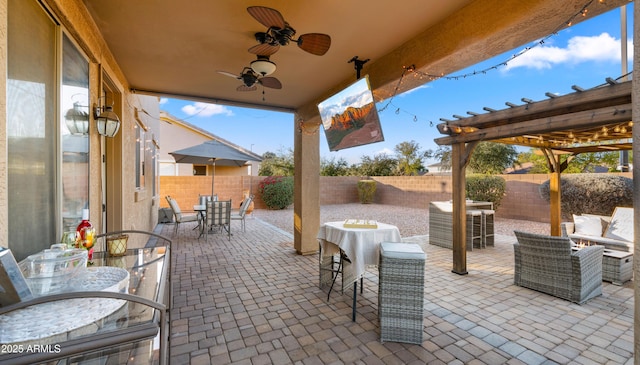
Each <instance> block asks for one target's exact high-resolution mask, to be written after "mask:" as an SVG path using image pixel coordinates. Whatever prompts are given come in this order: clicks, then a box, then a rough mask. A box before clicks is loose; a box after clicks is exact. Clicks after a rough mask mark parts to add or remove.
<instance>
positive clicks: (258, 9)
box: [247, 6, 285, 29]
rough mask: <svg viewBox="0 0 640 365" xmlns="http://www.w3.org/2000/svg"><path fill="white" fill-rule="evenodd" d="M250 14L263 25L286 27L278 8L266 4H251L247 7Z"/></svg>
mask: <svg viewBox="0 0 640 365" xmlns="http://www.w3.org/2000/svg"><path fill="white" fill-rule="evenodd" d="M247 11H248V12H249V15H251V16H252V17H254V18H255V19H256V20H257V21H259V22H260V23H261V24H262V25H264V26H265V27H267V28H271V27H276V28H280V29H282V28H284V26H285V21H284V18H283V17H282V14H280V12H279V11H277V10H276V9H271V8H267V7H265V6H250V7H248V8H247Z"/></svg>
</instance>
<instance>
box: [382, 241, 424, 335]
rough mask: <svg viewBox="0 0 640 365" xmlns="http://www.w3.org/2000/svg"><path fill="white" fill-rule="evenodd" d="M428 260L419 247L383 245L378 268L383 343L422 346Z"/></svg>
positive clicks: (408, 244) (409, 244)
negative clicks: (426, 262)
mask: <svg viewBox="0 0 640 365" xmlns="http://www.w3.org/2000/svg"><path fill="white" fill-rule="evenodd" d="M425 259H426V255H425V253H424V252H423V251H422V248H420V246H419V245H417V244H411V243H391V242H382V243H381V245H380V265H379V266H378V268H379V273H380V274H379V281H378V286H379V287H378V317H379V318H380V342H384V341H392V342H406V343H415V344H421V343H422V338H423V332H424V326H423V320H424V309H423V308H424V264H425Z"/></svg>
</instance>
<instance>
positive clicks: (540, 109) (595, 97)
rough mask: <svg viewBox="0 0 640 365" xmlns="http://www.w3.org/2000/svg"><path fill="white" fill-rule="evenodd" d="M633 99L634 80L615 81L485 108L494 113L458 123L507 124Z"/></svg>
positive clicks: (476, 126) (476, 124)
mask: <svg viewBox="0 0 640 365" xmlns="http://www.w3.org/2000/svg"><path fill="white" fill-rule="evenodd" d="M629 103H631V81H627V82H622V83H617V84H614V85H609V84H607V86H602V87H598V88H595V89H590V90H585V91H581V92H575V93H572V94H568V95H563V96H557V97H554V98H550V99H546V100H541V101H538V102H532V103H527V104H524V105H520V106H516V107H512V108H507V109H502V110H494V109H490V108H484V109H485V110H487V111H490V113H485V114H477V115H474V116H471V117H468V118H464V119H461V120H459V121H456V125H457V126H460V127H474V128H478V129H483V128H484V127H486V126H495V125H505V124H511V123H517V122H520V121H526V120H530V119H540V118H544V117H551V116H555V115H562V114H567V113H576V112H580V111H584V110H591V109H597V108H602V107H606V106H613V105H622V104H629Z"/></svg>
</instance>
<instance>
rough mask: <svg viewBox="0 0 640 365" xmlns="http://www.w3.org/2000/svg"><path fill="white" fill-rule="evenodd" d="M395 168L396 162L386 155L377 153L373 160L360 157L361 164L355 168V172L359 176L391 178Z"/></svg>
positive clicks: (367, 157)
mask: <svg viewBox="0 0 640 365" xmlns="http://www.w3.org/2000/svg"><path fill="white" fill-rule="evenodd" d="M397 166H398V160H396V159H395V158H393V157H390V156H389V155H387V154H386V153H379V154H377V155H375V156H373V158H371V157H369V156H362V162H361V163H360V165H359V166H358V167H357V168H356V172H357V174H358V175H360V176H393V172H394V171H395V170H396V167H397Z"/></svg>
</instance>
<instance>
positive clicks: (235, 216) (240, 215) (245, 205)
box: [231, 195, 253, 232]
mask: <svg viewBox="0 0 640 365" xmlns="http://www.w3.org/2000/svg"><path fill="white" fill-rule="evenodd" d="M252 201H253V195H249V196H247V197H246V198H245V199H244V201H243V202H242V204H240V210H238V211H237V212H231V220H232V221H235V220H239V221H240V225H241V226H242V232H245V217H246V215H247V209H249V205H251V202H252Z"/></svg>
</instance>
